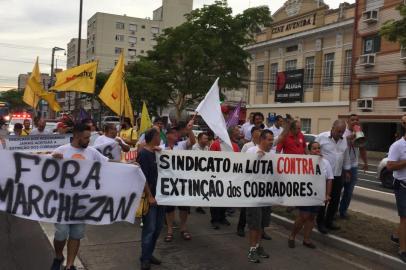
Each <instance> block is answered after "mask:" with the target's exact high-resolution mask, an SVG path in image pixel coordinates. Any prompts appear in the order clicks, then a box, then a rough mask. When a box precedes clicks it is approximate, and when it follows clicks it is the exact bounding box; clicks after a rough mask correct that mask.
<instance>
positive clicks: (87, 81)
mask: <svg viewBox="0 0 406 270" xmlns="http://www.w3.org/2000/svg"><path fill="white" fill-rule="evenodd" d="M96 73H97V61H95V62H91V63H87V64H83V65H80V66H78V67H74V68H70V69H68V70H65V71H62V72H58V73H56V83H55V85H54V87H52V88H51V90H56V91H76V92H84V93H89V94H92V93H94V88H95V86H96Z"/></svg>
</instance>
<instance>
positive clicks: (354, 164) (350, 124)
mask: <svg viewBox="0 0 406 270" xmlns="http://www.w3.org/2000/svg"><path fill="white" fill-rule="evenodd" d="M359 125H360V123H359V117H358V115H356V114H351V115H350V117H349V118H348V121H347V129H346V130H345V132H344V135H343V137H345V138H346V139H347V142H348V153H349V155H350V161H351V179H350V181H346V182H345V183H344V186H343V187H344V191H343V196H342V198H341V202H340V207H339V213H340V217H341V218H343V219H348V215H347V210H348V207H349V206H350V202H351V197H352V193H353V191H354V187H355V184H356V183H357V176H358V159H359V157H361V159H362V161H363V162H364V166H363V170H364V171H365V170H368V158H367V150H366V148H365V147H355V146H354V140H355V133H354V126H359Z"/></svg>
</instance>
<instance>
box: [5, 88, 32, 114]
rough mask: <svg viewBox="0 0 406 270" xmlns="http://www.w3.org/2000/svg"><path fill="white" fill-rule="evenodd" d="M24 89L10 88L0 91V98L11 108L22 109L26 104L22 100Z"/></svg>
mask: <svg viewBox="0 0 406 270" xmlns="http://www.w3.org/2000/svg"><path fill="white" fill-rule="evenodd" d="M23 95H24V91H18V90H17V89H11V90H8V91H4V92H0V100H1V101H5V102H8V103H9V104H10V107H11V108H12V109H13V110H22V109H24V108H27V107H28V106H27V105H26V104H25V103H24V102H23Z"/></svg>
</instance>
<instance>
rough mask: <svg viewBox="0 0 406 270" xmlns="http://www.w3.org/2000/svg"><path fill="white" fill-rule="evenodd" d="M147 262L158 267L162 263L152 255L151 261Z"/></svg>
mask: <svg viewBox="0 0 406 270" xmlns="http://www.w3.org/2000/svg"><path fill="white" fill-rule="evenodd" d="M149 262H150V263H151V264H155V265H160V264H161V263H162V262H161V260H159V259H157V258H156V257H155V256H154V255H152V257H151V260H150V261H149Z"/></svg>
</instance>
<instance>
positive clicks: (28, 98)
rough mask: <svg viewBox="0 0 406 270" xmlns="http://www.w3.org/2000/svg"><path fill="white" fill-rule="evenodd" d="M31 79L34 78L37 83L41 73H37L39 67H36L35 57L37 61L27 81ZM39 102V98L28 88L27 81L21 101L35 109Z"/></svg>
mask: <svg viewBox="0 0 406 270" xmlns="http://www.w3.org/2000/svg"><path fill="white" fill-rule="evenodd" d="M31 78H34V79H35V80H36V81H37V82H40V81H41V73H40V72H39V66H38V57H37V60H36V61H35V65H34V68H33V69H32V73H31V75H30V77H29V78H28V80H29V79H31ZM39 100H40V98H39V96H38V95H36V94H35V92H34V91H33V89H32V88H31V87H30V86H29V84H28V81H27V84H26V86H25V89H24V96H23V101H24V102H25V103H27V104H28V105H29V106H31V107H33V108H34V109H35V108H36V107H37V106H38V102H39Z"/></svg>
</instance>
